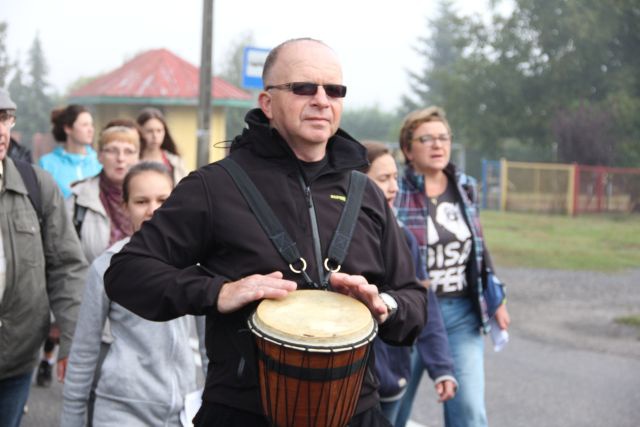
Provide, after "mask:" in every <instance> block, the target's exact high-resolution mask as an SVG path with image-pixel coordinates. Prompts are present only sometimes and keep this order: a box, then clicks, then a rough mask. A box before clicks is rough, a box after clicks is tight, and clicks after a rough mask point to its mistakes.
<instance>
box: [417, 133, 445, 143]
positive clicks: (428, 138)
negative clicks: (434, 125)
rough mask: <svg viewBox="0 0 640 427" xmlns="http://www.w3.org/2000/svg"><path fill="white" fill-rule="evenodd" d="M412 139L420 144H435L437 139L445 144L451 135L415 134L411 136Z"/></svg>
mask: <svg viewBox="0 0 640 427" xmlns="http://www.w3.org/2000/svg"><path fill="white" fill-rule="evenodd" d="M413 139H414V141H420V143H421V144H424V145H433V144H435V142H436V141H438V142H439V143H441V144H446V143H448V142H449V141H451V135H447V134H444V133H443V134H441V135H438V136H434V135H421V136H416V137H415V138H413Z"/></svg>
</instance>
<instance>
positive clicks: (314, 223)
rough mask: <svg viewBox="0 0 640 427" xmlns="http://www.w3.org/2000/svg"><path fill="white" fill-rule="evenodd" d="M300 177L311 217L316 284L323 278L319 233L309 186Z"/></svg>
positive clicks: (320, 282) (299, 176)
mask: <svg viewBox="0 0 640 427" xmlns="http://www.w3.org/2000/svg"><path fill="white" fill-rule="evenodd" d="M298 178H299V179H300V185H301V186H302V191H303V192H304V197H305V199H306V200H307V208H308V209H309V218H310V219H311V233H312V235H313V251H314V253H315V255H316V268H317V270H318V281H317V282H316V283H317V284H318V285H322V283H323V281H324V280H323V279H324V274H323V273H324V272H323V270H322V247H321V246H320V233H318V219H317V217H316V210H315V207H314V206H313V197H312V196H311V188H310V187H309V186H308V185H307V184H306V183H305V182H304V179H303V178H302V176H301V175H298Z"/></svg>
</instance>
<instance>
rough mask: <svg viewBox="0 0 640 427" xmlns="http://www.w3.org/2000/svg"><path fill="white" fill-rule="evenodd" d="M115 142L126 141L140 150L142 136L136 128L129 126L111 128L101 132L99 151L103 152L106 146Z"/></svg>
mask: <svg viewBox="0 0 640 427" xmlns="http://www.w3.org/2000/svg"><path fill="white" fill-rule="evenodd" d="M113 141H124V142H128V143H129V144H131V145H133V146H135V147H136V150H140V134H139V133H138V130H137V129H136V128H131V127H129V126H110V127H107V128H105V129H103V130H102V132H100V138H98V150H102V149H103V148H104V147H105V145H107V144H108V143H110V142H113Z"/></svg>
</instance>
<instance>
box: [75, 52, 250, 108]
mask: <svg viewBox="0 0 640 427" xmlns="http://www.w3.org/2000/svg"><path fill="white" fill-rule="evenodd" d="M199 73H200V71H199V68H198V67H196V66H194V65H192V64H190V63H189V62H187V61H185V60H184V59H182V58H180V57H179V56H177V55H175V54H174V53H172V52H170V51H168V50H167V49H156V50H150V51H147V52H144V53H141V54H139V55H138V56H136V57H135V58H133V59H132V60H131V61H129V62H127V63H125V64H124V65H122V66H121V67H120V68H118V69H116V70H113V71H112V72H110V73H108V74H105V75H104V76H101V77H98V78H97V79H95V80H93V81H91V82H89V83H87V84H86V85H84V86H82V87H80V88H78V89H76V90H74V91H73V92H72V93H71V94H70V95H69V96H70V97H71V98H82V97H92V98H94V97H118V98H187V99H194V100H197V99H198V86H199V79H200V75H199ZM212 86H213V87H212V91H211V93H212V97H213V99H230V100H249V99H251V95H250V94H248V93H247V92H245V91H243V90H242V89H240V88H238V87H236V86H234V85H232V84H231V83H229V82H227V81H225V80H223V79H221V78H219V77H213V79H212Z"/></svg>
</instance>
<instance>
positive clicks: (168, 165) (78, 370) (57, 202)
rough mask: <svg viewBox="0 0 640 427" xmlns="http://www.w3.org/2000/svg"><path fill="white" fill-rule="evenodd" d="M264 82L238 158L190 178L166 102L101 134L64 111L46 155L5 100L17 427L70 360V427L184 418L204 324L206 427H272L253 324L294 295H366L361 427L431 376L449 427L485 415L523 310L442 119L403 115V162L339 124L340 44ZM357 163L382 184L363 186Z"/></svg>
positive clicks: (6, 299)
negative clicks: (514, 302)
mask: <svg viewBox="0 0 640 427" xmlns="http://www.w3.org/2000/svg"><path fill="white" fill-rule="evenodd" d="M263 82H264V90H263V91H262V92H261V93H260V96H259V98H258V108H256V109H253V110H251V111H249V112H248V113H247V115H246V122H247V127H246V128H245V129H244V130H242V134H241V135H239V136H238V137H236V138H235V139H234V140H233V144H232V145H231V150H230V155H229V158H228V159H227V160H226V161H225V163H221V162H216V163H212V164H210V165H207V166H205V167H202V168H200V169H198V170H196V171H194V172H192V173H191V174H189V175H187V172H186V168H185V166H184V164H183V161H182V158H181V156H180V154H179V151H178V144H177V143H176V141H174V139H173V137H172V135H171V132H170V129H169V127H168V125H167V121H166V119H165V118H164V116H163V114H162V112H161V111H160V110H158V109H156V108H144V109H142V110H141V111H140V113H139V115H138V116H137V117H135V118H132V117H113V118H111V120H110V121H109V122H108V123H106V124H105V125H104V126H103V127H102V129H101V130H100V131H99V132H98V136H97V141H94V133H95V132H94V124H93V117H92V114H91V111H90V110H89V109H88V108H86V107H84V106H80V105H69V106H66V107H64V108H60V109H56V110H55V111H53V112H52V113H51V123H52V134H53V137H54V139H55V140H56V141H57V142H58V144H59V145H58V146H57V147H56V148H54V150H53V151H52V152H51V153H49V154H46V155H44V156H42V157H41V158H40V159H38V160H37V164H38V166H39V167H38V166H33V165H30V164H29V163H28V161H25V158H26V159H27V160H29V159H28V155H26V156H25V154H24V151H23V149H21V147H20V146H19V145H18V143H17V142H16V141H13V140H12V139H11V135H10V130H11V128H12V127H13V126H14V124H15V123H16V120H18V118H19V112H20V106H19V105H16V104H15V103H14V102H13V101H12V99H11V96H10V94H9V93H8V92H7V91H5V90H0V180H1V185H2V190H1V192H0V231H1V234H0V427H5V426H6V427H16V426H19V425H20V421H21V418H22V416H23V413H24V409H25V407H26V405H27V404H28V396H29V389H30V387H31V383H32V381H33V380H34V377H35V381H36V383H37V384H38V385H39V386H42V387H47V386H48V385H49V384H50V383H51V381H52V376H53V371H54V365H56V368H57V369H55V370H56V372H57V379H58V380H59V381H63V382H64V392H63V395H64V401H63V402H62V407H63V410H62V418H61V420H60V425H61V426H84V425H90V426H94V427H102V426H116V425H117V426H123V425H126V426H137V425H139V426H149V425H165V426H179V425H181V423H182V422H184V420H182V421H181V417H180V414H181V411H182V410H183V407H184V400H185V397H186V396H187V395H188V394H189V393H192V392H194V391H196V389H197V385H196V380H195V379H196V370H197V369H198V368H197V366H196V364H195V363H194V357H193V352H192V350H191V348H190V345H189V337H190V334H191V332H190V331H191V330H192V329H191V328H192V327H194V328H195V330H196V331H197V336H198V338H199V342H200V353H201V357H202V360H203V364H202V368H203V375H204V376H205V378H206V383H205V386H204V390H203V392H202V405H201V408H200V410H199V411H198V413H197V415H196V416H195V418H193V425H196V426H246V425H251V426H261V425H264V426H268V425H273V424H274V419H270V418H269V417H270V415H269V414H268V413H267V414H266V415H265V410H264V405H265V402H266V401H269V399H270V397H269V396H267V397H265V396H264V393H267V391H266V390H265V387H264V386H261V382H260V381H261V378H260V374H259V370H258V362H259V360H260V361H262V360H263V359H262V358H264V355H262V356H260V355H259V352H258V351H257V348H256V345H255V343H254V341H253V338H252V336H251V332H250V331H249V330H248V329H247V319H248V318H249V316H250V315H251V313H253V312H254V311H255V310H256V307H257V306H258V304H259V303H260V301H262V300H264V299H276V300H281V299H283V298H285V297H286V296H287V295H289V294H290V293H291V292H294V291H295V290H296V289H328V290H332V291H335V292H340V293H343V294H346V295H348V296H350V297H353V298H355V299H357V300H359V301H360V302H362V303H363V304H364V306H365V307H366V308H367V309H368V310H369V312H370V313H371V316H372V318H373V319H375V322H376V324H377V338H376V339H375V340H374V342H373V345H372V347H371V348H372V350H371V352H370V353H371V356H370V358H369V367H367V368H366V369H367V375H365V376H364V379H363V381H362V387H361V389H359V390H357V393H358V396H356V397H357V405H355V406H354V407H353V408H352V411H353V412H352V413H351V415H350V416H351V420H350V421H349V425H350V426H397V427H400V426H405V425H406V423H407V422H408V420H409V418H410V415H411V410H412V405H413V403H414V401H415V400H416V391H417V388H418V385H419V384H420V381H421V378H422V376H423V372H424V371H426V372H427V374H428V375H429V377H430V378H431V379H432V380H433V384H434V387H435V390H436V393H437V395H438V398H439V401H440V402H442V403H443V414H444V415H443V416H444V420H445V425H446V426H447V427H458V426H468V427H483V426H487V425H488V421H487V419H488V417H487V414H486V410H485V403H484V366H483V363H484V362H483V339H484V338H483V334H484V333H486V332H488V331H489V328H490V327H491V326H490V325H491V324H493V325H494V327H498V328H500V329H505V330H506V329H507V328H508V326H509V321H510V319H509V314H508V312H507V310H506V305H505V299H504V289H503V288H502V286H501V284H500V282H499V281H498V280H497V279H495V272H494V268H493V265H492V263H491V258H490V256H489V253H488V251H487V248H486V245H485V244H484V241H483V238H482V229H481V227H480V222H479V219H478V209H477V205H476V189H475V182H474V180H473V179H472V178H471V177H469V176H467V175H465V174H464V173H463V172H462V171H459V170H458V169H457V168H456V167H455V165H454V164H453V163H451V161H450V160H451V159H450V156H451V142H452V138H453V136H452V132H451V128H450V126H449V122H448V120H447V118H446V115H445V113H444V111H442V110H441V109H439V108H437V107H429V108H425V109H420V110H417V111H414V112H412V113H411V114H409V115H408V116H407V117H406V118H405V120H404V122H403V124H402V127H401V131H400V135H399V147H400V152H401V154H402V155H403V157H404V166H403V167H402V168H401V169H398V166H397V164H398V162H397V159H396V158H395V157H394V152H392V151H391V150H390V149H389V147H388V146H387V145H386V144H382V143H365V144H364V145H363V144H360V143H359V142H358V141H356V140H355V139H353V138H352V137H351V136H350V135H349V134H348V133H347V132H345V131H343V130H342V129H340V127H339V125H340V116H341V113H342V104H343V99H344V98H345V97H346V93H347V88H346V86H344V85H343V82H342V70H341V66H340V63H339V61H338V59H337V57H336V55H335V53H334V52H333V50H332V49H331V48H330V47H329V46H327V45H326V44H324V43H322V42H320V41H317V40H313V39H295V40H289V41H286V42H284V43H282V44H281V45H279V46H278V47H276V48H274V49H273V50H272V51H271V53H270V54H269V56H268V57H267V60H266V62H265V66H264V71H263ZM20 157H21V158H22V159H20ZM31 160H33V159H31ZM236 168H239V170H241V171H243V172H242V174H243V176H244V178H243V179H245V181H246V182H249V184H250V188H252V190H251V191H253V193H252V194H253V196H251V197H248V198H247V196H246V193H244V190H242V187H239V185H240V184H238V181H237V174H238V173H240V172H233V171H234V170H236ZM354 171H361V172H364V173H365V174H366V175H367V176H368V177H369V178H370V179H369V180H366V179H365V180H364V181H363V182H364V184H363V185H364V187H363V188H362V190H361V193H355V192H353V193H352V191H354V190H352V188H355V187H352V185H355V184H353V182H352V181H355V180H357V178H356V175H357V174H358V173H361V172H354ZM179 182H180V183H181V184H180V186H179V187H177V188H175V189H174V187H175V186H176V185H177V184H178V183H179ZM355 194H362V195H361V196H356V195H355ZM350 197H353V198H356V197H357V198H358V203H359V205H357V206H358V207H357V210H356V211H355V214H353V213H352V214H348V213H344V212H342V206H343V205H344V206H345V207H344V210H345V212H346V211H347V210H348V207H349V206H352V205H351V204H350V203H346V202H345V201H347V200H349V198H350ZM360 197H361V200H360ZM251 198H253V200H255V199H261V200H262V201H263V202H265V205H266V206H268V207H269V212H270V214H271V215H272V217H271V219H270V220H269V221H271V223H272V224H273V223H275V224H279V225H280V226H281V227H282V229H283V231H282V233H281V234H280V235H279V237H277V238H274V237H273V236H272V235H267V234H266V233H265V229H267V230H268V227H265V225H264V221H262V217H261V216H260V212H258V211H260V210H265V209H266V208H264V207H261V208H259V209H257V208H255V206H254V205H252V204H251V203H252V202H251V200H250V199H251ZM349 215H351V217H352V225H351V226H352V230H351V232H348V233H346V234H344V235H338V231H335V232H334V230H335V229H336V225H337V224H340V225H342V221H343V219H342V217H343V216H346V217H348V216H349ZM273 218H275V219H273ZM338 228H339V227H338ZM336 236H338V237H336ZM345 236H346V237H345ZM339 238H343V239H345V240H344V241H342V247H344V256H343V257H342V258H340V257H334V256H333V255H332V254H333V252H331V251H332V250H333V248H334V243H333V241H335V240H336V239H339ZM280 239H281V240H280ZM287 239H289V240H295V242H293V241H292V242H290V243H287V244H282V243H278V242H279V241H282V242H287V241H288V240H287ZM327 248H329V249H327ZM287 251H294V252H291V253H293V254H295V255H294V256H293V258H291V259H289V258H287V256H288V255H287ZM334 264H337V266H336V265H334ZM488 291H491V292H489V293H488ZM496 294H497V295H499V297H493V296H494V295H496ZM492 298H493V299H495V298H498V301H497V302H496V301H493V300H492ZM56 345H59V346H58V348H57V350H56ZM54 355H55V356H54ZM56 357H57V361H56V359H55V358H56ZM260 363H262V362H260ZM269 363H276V364H277V361H271V362H269ZM260 366H262V365H260ZM267 366H271V365H267ZM261 369H262V368H261ZM286 372H288V371H286ZM285 375H290V373H289V374H285ZM261 396H262V397H261ZM189 423H191V420H189ZM189 425H191V424H189Z"/></svg>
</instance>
